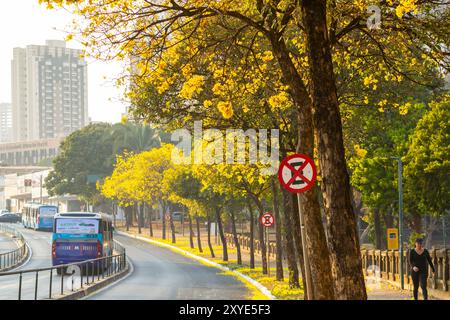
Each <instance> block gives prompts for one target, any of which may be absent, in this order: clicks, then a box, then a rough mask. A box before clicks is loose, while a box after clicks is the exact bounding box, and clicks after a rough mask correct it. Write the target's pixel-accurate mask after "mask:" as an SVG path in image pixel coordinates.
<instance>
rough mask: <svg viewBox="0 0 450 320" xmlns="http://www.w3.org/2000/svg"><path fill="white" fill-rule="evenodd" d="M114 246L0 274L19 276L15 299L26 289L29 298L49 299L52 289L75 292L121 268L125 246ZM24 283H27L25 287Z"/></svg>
mask: <svg viewBox="0 0 450 320" xmlns="http://www.w3.org/2000/svg"><path fill="white" fill-rule="evenodd" d="M114 250H115V251H117V252H119V253H117V254H113V255H111V256H107V257H101V258H97V259H91V260H86V261H82V262H76V263H69V264H63V265H58V266H53V267H47V268H39V269H29V270H20V271H15V272H0V279H1V278H2V277H18V279H17V280H16V281H17V299H18V300H23V298H24V292H25V291H26V292H25V293H30V294H31V299H32V300H38V299H52V297H54V296H55V292H58V293H59V294H60V295H64V293H69V292H75V291H77V290H79V289H83V287H84V286H87V285H92V284H94V283H96V282H99V281H101V280H103V279H105V278H107V277H110V276H113V275H115V274H118V273H120V272H122V271H123V270H124V269H125V268H126V264H127V262H126V251H125V248H123V247H122V246H120V245H119V244H118V243H116V242H114ZM69 269H70V270H72V273H71V274H67V273H66V270H69ZM77 270H78V271H79V274H78V272H77ZM27 276H28V279H26V280H27V281H26V280H25V278H26V277H27ZM30 276H31V277H30ZM43 281H45V282H46V283H45V285H44V284H42V282H43ZM26 285H28V286H27V287H26V288H25V287H24V286H26ZM25 298H26V297H25Z"/></svg>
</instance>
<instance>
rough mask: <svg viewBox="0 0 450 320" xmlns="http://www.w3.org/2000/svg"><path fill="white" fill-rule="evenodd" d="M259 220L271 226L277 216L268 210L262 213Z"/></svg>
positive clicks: (265, 225)
mask: <svg viewBox="0 0 450 320" xmlns="http://www.w3.org/2000/svg"><path fill="white" fill-rule="evenodd" d="M259 221H260V222H261V224H262V225H263V226H264V227H266V228H270V227H272V226H273V225H274V224H275V217H274V216H273V215H272V214H271V213H269V212H266V213H264V214H262V215H261V217H260V218H259Z"/></svg>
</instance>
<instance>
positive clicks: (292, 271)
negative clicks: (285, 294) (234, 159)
mask: <svg viewBox="0 0 450 320" xmlns="http://www.w3.org/2000/svg"><path fill="white" fill-rule="evenodd" d="M282 195H283V212H284V218H283V226H284V238H285V247H286V259H287V263H288V270H289V287H291V288H299V287H300V283H299V275H298V267H297V258H296V254H295V244H294V236H293V234H292V219H291V211H292V207H291V203H290V202H291V201H290V194H289V193H288V192H287V191H286V190H282ZM301 266H303V263H302V264H301ZM304 274H305V273H304V272H302V276H303V275H304ZM305 296H306V291H305Z"/></svg>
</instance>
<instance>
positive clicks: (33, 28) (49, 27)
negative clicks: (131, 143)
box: [0, 0, 125, 122]
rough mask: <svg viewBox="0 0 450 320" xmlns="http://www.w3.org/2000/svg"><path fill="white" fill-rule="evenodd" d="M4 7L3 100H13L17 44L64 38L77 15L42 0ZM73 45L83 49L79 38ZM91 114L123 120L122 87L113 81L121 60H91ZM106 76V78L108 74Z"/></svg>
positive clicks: (0, 23) (0, 15)
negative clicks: (52, 7)
mask: <svg viewBox="0 0 450 320" xmlns="http://www.w3.org/2000/svg"><path fill="white" fill-rule="evenodd" d="M2 2H4V3H2V9H1V10H0V43H1V50H0V103H1V102H11V59H12V55H13V48H14V47H25V46H27V45H30V44H36V45H44V44H45V40H48V39H55V40H64V39H65V37H66V34H67V33H66V32H64V31H69V24H70V22H71V21H72V19H73V17H72V16H71V14H69V13H68V12H66V11H64V10H57V11H56V10H46V8H45V5H39V1H38V0H13V1H2ZM67 47H69V48H78V49H81V48H82V46H81V45H80V44H78V43H77V42H75V41H71V42H69V43H68V44H67ZM88 62H89V65H88V77H89V78H88V84H89V88H88V92H89V116H90V117H91V118H92V120H93V121H107V122H119V121H120V119H121V115H122V113H123V112H124V111H125V106H124V104H123V103H122V102H121V101H119V99H120V90H117V88H115V87H114V85H113V80H114V78H115V77H116V76H117V75H118V74H119V73H120V71H121V67H120V65H119V63H117V62H116V63H111V62H109V63H105V62H101V61H92V60H88ZM104 77H106V80H105V78H104Z"/></svg>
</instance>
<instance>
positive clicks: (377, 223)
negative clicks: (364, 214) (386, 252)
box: [372, 208, 382, 249]
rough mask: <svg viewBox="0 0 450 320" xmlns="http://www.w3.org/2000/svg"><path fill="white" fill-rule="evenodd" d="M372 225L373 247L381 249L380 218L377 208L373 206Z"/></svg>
mask: <svg viewBox="0 0 450 320" xmlns="http://www.w3.org/2000/svg"><path fill="white" fill-rule="evenodd" d="M372 212H373V227H374V229H375V249H381V246H382V244H381V239H382V234H381V220H380V210H378V208H373V210H372Z"/></svg>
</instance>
